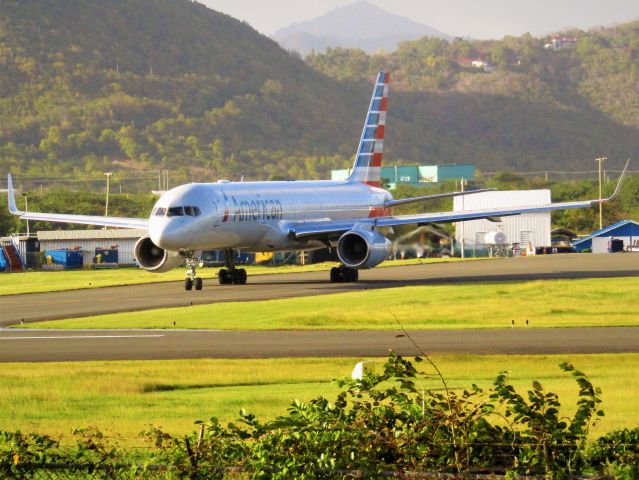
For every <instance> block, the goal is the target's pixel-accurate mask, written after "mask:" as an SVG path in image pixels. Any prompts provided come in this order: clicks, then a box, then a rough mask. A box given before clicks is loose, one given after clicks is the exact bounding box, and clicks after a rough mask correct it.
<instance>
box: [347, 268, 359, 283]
mask: <svg viewBox="0 0 639 480" xmlns="http://www.w3.org/2000/svg"><path fill="white" fill-rule="evenodd" d="M358 280H359V270H357V269H356V268H349V269H348V280H347V281H348V282H352V283H355V282H357V281H358Z"/></svg>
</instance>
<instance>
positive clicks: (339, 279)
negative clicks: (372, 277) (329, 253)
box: [331, 266, 359, 283]
mask: <svg viewBox="0 0 639 480" xmlns="http://www.w3.org/2000/svg"><path fill="white" fill-rule="evenodd" d="M358 280H359V270H357V269H356V268H350V267H345V266H341V267H333V268H331V282H332V283H355V282H357V281H358Z"/></svg>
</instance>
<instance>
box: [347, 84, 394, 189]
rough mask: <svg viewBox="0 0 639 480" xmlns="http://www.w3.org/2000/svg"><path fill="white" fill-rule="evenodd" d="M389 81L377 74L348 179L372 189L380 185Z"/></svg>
mask: <svg viewBox="0 0 639 480" xmlns="http://www.w3.org/2000/svg"><path fill="white" fill-rule="evenodd" d="M389 81H390V75H389V74H388V72H379V74H378V75H377V80H376V81H375V87H374V88H373V96H372V98H371V104H370V106H369V107H368V113H367V114H366V121H365V122H364V130H363V131H362V137H361V139H360V141H359V147H358V148H357V154H356V156H355V163H354V164H353V171H352V173H351V175H350V177H348V180H350V181H353V182H362V183H365V184H367V185H371V186H373V187H379V185H380V176H381V170H382V157H383V155H384V128H385V125H386V103H387V98H388V83H389Z"/></svg>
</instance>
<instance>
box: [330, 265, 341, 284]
mask: <svg viewBox="0 0 639 480" xmlns="http://www.w3.org/2000/svg"><path fill="white" fill-rule="evenodd" d="M339 281H340V276H339V269H338V268H337V267H333V268H331V283H338V282H339Z"/></svg>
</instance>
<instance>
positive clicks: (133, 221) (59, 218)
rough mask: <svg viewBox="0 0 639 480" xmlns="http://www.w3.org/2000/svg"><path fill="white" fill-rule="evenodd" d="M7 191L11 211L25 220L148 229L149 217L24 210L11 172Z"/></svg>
mask: <svg viewBox="0 0 639 480" xmlns="http://www.w3.org/2000/svg"><path fill="white" fill-rule="evenodd" d="M7 184H8V185H7V191H8V193H9V195H8V196H9V211H10V212H11V213H12V214H13V215H17V216H19V217H20V218H21V219H23V220H40V221H43V222H61V223H77V224H82V225H97V226H101V227H117V228H140V229H148V228H149V220H148V219H147V218H124V217H101V216H96V215H74V214H66V213H39V212H23V211H21V210H18V207H17V206H16V198H15V190H14V189H13V180H12V179H11V174H9V175H8V177H7Z"/></svg>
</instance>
